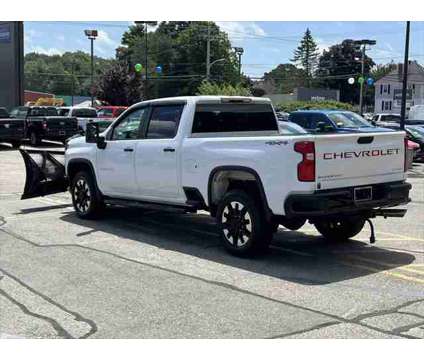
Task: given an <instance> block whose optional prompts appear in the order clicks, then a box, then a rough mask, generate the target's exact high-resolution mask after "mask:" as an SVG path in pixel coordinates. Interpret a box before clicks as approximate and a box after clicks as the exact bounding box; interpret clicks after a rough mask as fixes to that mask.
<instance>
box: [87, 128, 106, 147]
mask: <svg viewBox="0 0 424 360" xmlns="http://www.w3.org/2000/svg"><path fill="white" fill-rule="evenodd" d="M99 133H100V131H99V124H97V123H94V122H91V123H87V126H86V129H85V141H86V142H87V143H91V144H97V147H98V148H99V149H104V148H106V139H105V137H104V136H100V135H99Z"/></svg>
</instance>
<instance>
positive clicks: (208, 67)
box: [206, 22, 211, 81]
mask: <svg viewBox="0 0 424 360" xmlns="http://www.w3.org/2000/svg"><path fill="white" fill-rule="evenodd" d="M210 75H211V27H210V24H209V22H208V34H207V38H206V81H209V77H210Z"/></svg>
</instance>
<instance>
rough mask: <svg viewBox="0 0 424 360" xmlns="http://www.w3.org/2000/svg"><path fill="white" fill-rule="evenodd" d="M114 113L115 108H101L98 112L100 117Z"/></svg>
mask: <svg viewBox="0 0 424 360" xmlns="http://www.w3.org/2000/svg"><path fill="white" fill-rule="evenodd" d="M112 115H113V110H112V109H100V110H99V111H98V112H97V116H98V117H102V116H112Z"/></svg>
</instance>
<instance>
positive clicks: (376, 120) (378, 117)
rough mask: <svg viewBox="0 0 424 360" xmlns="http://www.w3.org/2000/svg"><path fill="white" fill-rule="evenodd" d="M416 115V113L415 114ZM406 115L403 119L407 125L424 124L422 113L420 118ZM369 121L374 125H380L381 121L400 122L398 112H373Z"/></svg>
mask: <svg viewBox="0 0 424 360" xmlns="http://www.w3.org/2000/svg"><path fill="white" fill-rule="evenodd" d="M416 116H417V114H416ZM416 116H415V118H412V119H411V117H408V118H407V119H405V124H407V125H421V126H424V115H423V117H422V118H417V117H416ZM371 123H372V124H373V125H375V126H380V124H383V123H396V124H399V123H400V114H375V115H374V116H373V118H372V120H371Z"/></svg>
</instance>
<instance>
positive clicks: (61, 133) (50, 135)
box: [43, 128, 79, 140]
mask: <svg viewBox="0 0 424 360" xmlns="http://www.w3.org/2000/svg"><path fill="white" fill-rule="evenodd" d="M78 133H79V131H78V129H77V128H75V129H66V130H46V131H45V132H44V134H43V137H44V138H45V139H47V140H66V139H68V138H70V137H71V136H74V135H75V134H78Z"/></svg>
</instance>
